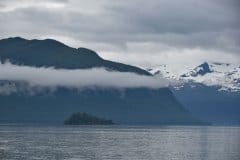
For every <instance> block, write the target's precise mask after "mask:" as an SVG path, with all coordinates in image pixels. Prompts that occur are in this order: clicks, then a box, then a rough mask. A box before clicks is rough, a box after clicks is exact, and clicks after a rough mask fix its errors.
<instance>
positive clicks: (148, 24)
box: [0, 0, 240, 55]
mask: <svg viewBox="0 0 240 160" xmlns="http://www.w3.org/2000/svg"><path fill="white" fill-rule="evenodd" d="M28 1H31V0H27V1H25V3H27V2H28ZM4 2H5V3H4ZM13 2H14V0H13ZM15 2H17V0H15ZM44 2H45V1H44ZM50 2H54V1H50ZM55 2H57V1H55ZM58 2H59V1H58ZM63 3H64V8H61V9H50V8H46V7H45V8H44V7H38V6H30V7H25V8H15V9H14V10H11V11H8V12H0V23H1V25H0V31H1V32H0V37H2V38H6V37H9V36H23V37H26V38H42V37H44V38H47V37H49V36H50V37H53V38H54V37H56V38H58V37H65V39H71V40H72V41H75V43H74V45H75V47H80V46H81V45H86V44H87V45H88V46H91V47H92V48H91V49H96V50H97V51H100V52H105V51H106V47H104V46H111V47H110V48H111V49H112V50H111V52H117V53H118V54H121V53H128V51H129V47H130V48H132V46H130V45H131V44H135V43H139V45H141V43H143V42H144V43H145V42H147V43H151V44H154V46H157V45H158V46H161V47H158V48H159V49H158V50H155V51H154V52H158V53H159V54H160V53H161V52H162V51H163V50H165V49H170V50H171V49H174V50H175V49H179V50H181V49H196V48H197V49H198V48H200V49H202V50H203V51H207V50H215V51H221V52H225V53H226V54H229V53H230V54H236V55H239V53H240V30H239V28H240V20H239V9H240V5H239V4H240V3H239V1H238V0H229V1H225V0H203V1H197V0H183V1H177V0H169V1H165V0H150V1H145V0H132V1H127V0H123V1H114V2H113V1H110V0H102V1H94V0H90V1H87V2H86V1H83V0H79V1H77V0H69V1H63ZM7 4H8V3H6V1H1V2H0V5H5V6H7ZM13 5H14V3H13ZM66 42H67V40H66ZM76 42H79V45H78V46H76ZM88 46H83V47H88ZM150 50H154V48H152V49H150ZM135 52H136V53H137V52H138V53H139V54H140V53H141V52H142V50H140V49H138V48H135ZM145 54H146V53H145ZM149 54H151V52H149Z"/></svg>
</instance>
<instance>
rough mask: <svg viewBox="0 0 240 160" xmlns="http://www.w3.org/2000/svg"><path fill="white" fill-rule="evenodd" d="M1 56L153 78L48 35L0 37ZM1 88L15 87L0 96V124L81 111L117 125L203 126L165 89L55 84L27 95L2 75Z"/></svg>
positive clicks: (44, 119)
mask: <svg viewBox="0 0 240 160" xmlns="http://www.w3.org/2000/svg"><path fill="white" fill-rule="evenodd" d="M0 59H1V63H5V62H10V63H12V64H15V65H18V66H28V67H53V68H55V69H60V68H61V69H66V70H74V69H88V68H99V67H101V68H105V69H106V70H108V71H111V72H126V73H129V72H130V73H134V74H138V75H145V76H152V74H151V73H149V72H148V71H146V70H143V69H140V68H138V67H135V66H131V65H126V64H122V63H117V62H112V61H108V60H104V59H103V58H101V57H100V56H99V55H98V54H97V53H96V52H94V51H92V50H89V49H86V48H78V49H76V48H71V47H68V46H66V45H65V44H63V43H60V42H58V41H56V40H52V39H45V40H26V39H23V38H20V37H15V38H7V39H2V40H0ZM46 79H47V77H46ZM116 81H118V79H116ZM119 83H121V82H119ZM6 86H7V88H9V87H10V88H11V87H12V86H14V87H15V88H18V90H17V92H13V93H9V94H0V122H1V123H63V121H64V119H66V117H69V116H70V115H72V114H73V113H75V112H86V113H89V114H92V115H94V116H99V117H102V118H106V119H110V120H112V121H113V122H115V123H117V124H174V125H176V124H181V125H183V124H188V125H189V124H191V125H192V124H206V123H204V122H203V121H201V120H198V119H197V118H195V117H194V116H193V115H192V114H191V113H190V112H189V111H188V110H187V109H186V108H184V106H183V105H182V104H181V103H180V102H179V101H178V100H177V99H176V97H175V96H174V94H173V92H172V91H171V90H170V89H169V88H168V87H160V88H155V89H153V88H147V87H138V88H124V89H119V88H99V87H96V86H94V87H92V88H91V87H89V88H82V89H77V88H67V87H58V88H55V89H54V90H53V91H52V90H51V89H49V88H41V87H40V88H39V87H37V90H38V92H37V93H34V94H32V91H31V84H29V83H28V82H22V81H20V82H19V81H12V80H8V79H1V81H0V90H1V89H2V90H3V89H6ZM23 88H25V89H23ZM26 88H27V89H26Z"/></svg>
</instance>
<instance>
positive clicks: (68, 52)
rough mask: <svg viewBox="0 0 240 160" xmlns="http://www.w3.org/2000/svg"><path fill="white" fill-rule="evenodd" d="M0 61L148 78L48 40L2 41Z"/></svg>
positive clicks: (85, 51)
mask: <svg viewBox="0 0 240 160" xmlns="http://www.w3.org/2000/svg"><path fill="white" fill-rule="evenodd" d="M0 60H1V62H2V63H3V62H5V61H10V62H11V63H13V64H18V65H27V66H36V67H55V68H65V69H87V68H94V67H105V68H107V69H109V70H114V71H120V72H134V73H138V74H141V75H150V73H148V72H147V71H145V70H143V69H140V68H137V67H134V66H131V65H126V64H122V63H117V62H112V61H108V60H104V59H102V58H101V57H99V56H98V55H97V53H96V52H94V51H92V50H89V49H86V48H78V49H76V48H71V47H68V46H66V45H65V44H63V43H61V42H58V41H56V40H52V39H45V40H26V39H23V38H20V37H16V38H8V39H2V40H0Z"/></svg>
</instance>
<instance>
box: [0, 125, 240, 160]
mask: <svg viewBox="0 0 240 160" xmlns="http://www.w3.org/2000/svg"><path fill="white" fill-rule="evenodd" d="M0 159H6V160H7V159H11V160H12V159H21V160H28V159H29V160H33V159H47V160H48V159H49V160H54V159H58V160H61V159H70V160H73V159H74V160H75V159H87V160H88V159H89V160H92V159H93V160H94V159H96V160H99V159H127V160H135V159H136V160H140V159H149V160H151V159H153V160H156V159H161V160H178V159H179V160H182V159H184V160H198V159H199V160H239V159H240V127H223V126H221V127H220V126H135V127H134V126H117V125H116V126H36V125H35V126H33V125H0Z"/></svg>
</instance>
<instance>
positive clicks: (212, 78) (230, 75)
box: [148, 62, 240, 91]
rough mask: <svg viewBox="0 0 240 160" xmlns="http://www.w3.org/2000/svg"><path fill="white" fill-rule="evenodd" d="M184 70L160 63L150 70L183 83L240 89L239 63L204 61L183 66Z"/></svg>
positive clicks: (229, 89) (231, 89)
mask: <svg viewBox="0 0 240 160" xmlns="http://www.w3.org/2000/svg"><path fill="white" fill-rule="evenodd" d="M182 70H183V71H182V72H178V71H176V70H175V69H174V68H172V66H168V65H158V66H157V67H154V68H152V69H150V68H148V71H149V72H150V73H152V74H153V75H155V73H159V72H160V73H161V74H162V76H163V77H165V78H167V79H170V80H178V81H181V82H183V83H191V82H196V83H201V84H204V85H206V86H217V87H220V89H219V90H224V91H240V66H239V64H231V63H222V62H221V63H220V62H203V63H202V64H200V65H198V66H197V67H195V68H193V69H192V67H186V68H182Z"/></svg>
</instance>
